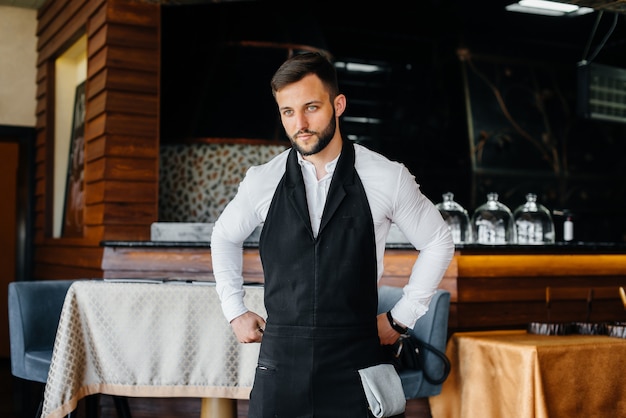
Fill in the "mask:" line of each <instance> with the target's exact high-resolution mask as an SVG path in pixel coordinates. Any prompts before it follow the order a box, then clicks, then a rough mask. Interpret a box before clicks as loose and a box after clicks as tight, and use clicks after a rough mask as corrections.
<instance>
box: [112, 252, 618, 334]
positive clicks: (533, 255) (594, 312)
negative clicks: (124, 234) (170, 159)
mask: <svg viewBox="0 0 626 418" xmlns="http://www.w3.org/2000/svg"><path fill="white" fill-rule="evenodd" d="M101 244H102V246H103V247H104V255H103V261H102V269H103V275H104V277H105V278H120V277H186V278H189V277H191V278H194V279H195V280H214V279H213V272H212V262H211V250H210V243H208V242H164V241H158V242H157V241H103V242H102V243H101ZM418 256H419V252H418V251H416V250H414V249H412V248H411V247H410V246H408V245H398V244H394V245H392V246H389V245H388V246H387V249H386V251H385V272H384V274H383V277H382V279H381V285H382V284H386V285H391V286H403V285H404V284H405V283H406V281H407V278H408V276H409V274H410V272H411V269H412V267H413V263H414V261H415V259H416V257H418ZM243 262H244V271H243V273H244V278H245V280H246V281H247V282H257V283H262V282H263V271H262V266H261V261H260V258H259V253H258V247H257V246H256V245H247V246H245V247H244V251H243ZM620 286H625V287H626V246H625V245H624V244H611V243H567V244H554V245H541V246H520V245H508V246H482V245H465V246H458V247H457V248H456V251H455V256H454V258H453V260H452V262H451V264H450V266H449V267H448V270H447V271H446V273H445V275H444V278H443V280H442V281H441V284H440V287H441V288H443V289H446V290H448V291H450V293H451V306H450V318H449V329H450V331H451V332H454V331H461V330H480V329H502V328H506V329H511V328H523V327H525V326H526V324H528V323H529V322H541V321H546V320H551V321H559V322H568V321H586V320H590V321H596V322H598V321H626V309H625V307H624V305H623V304H622V301H621V299H620V297H619V287H620ZM547 287H550V289H552V295H553V299H554V300H552V301H551V306H550V310H549V313H548V309H547V305H546V288H547ZM590 293H591V294H592V302H591V304H589V303H588V300H587V299H588V297H589V294H590ZM589 307H591V308H589Z"/></svg>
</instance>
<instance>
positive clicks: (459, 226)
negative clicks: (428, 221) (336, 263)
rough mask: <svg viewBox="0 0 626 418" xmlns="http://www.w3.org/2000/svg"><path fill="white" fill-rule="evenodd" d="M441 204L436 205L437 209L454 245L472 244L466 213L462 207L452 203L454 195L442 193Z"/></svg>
mask: <svg viewBox="0 0 626 418" xmlns="http://www.w3.org/2000/svg"><path fill="white" fill-rule="evenodd" d="M442 196H443V202H441V203H437V205H436V206H437V209H439V212H440V213H441V216H443V219H444V220H445V221H446V223H447V224H448V228H450V233H451V234H452V240H453V241H454V243H455V244H464V243H470V242H472V233H471V231H472V229H471V227H470V220H469V215H468V214H467V211H466V210H465V208H463V206H461V205H460V204H458V203H457V202H455V201H454V194H453V193H451V192H447V193H444V194H443V195H442Z"/></svg>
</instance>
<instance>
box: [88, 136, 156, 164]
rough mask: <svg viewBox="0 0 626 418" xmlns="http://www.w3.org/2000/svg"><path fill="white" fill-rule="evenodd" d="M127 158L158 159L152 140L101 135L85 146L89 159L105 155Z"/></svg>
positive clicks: (148, 138)
mask: <svg viewBox="0 0 626 418" xmlns="http://www.w3.org/2000/svg"><path fill="white" fill-rule="evenodd" d="M105 147H106V151H107V155H110V156H128V155H134V156H136V157H138V158H158V149H157V148H155V146H154V138H150V137H130V136H122V135H103V136H100V137H98V138H95V139H94V140H92V141H90V142H89V143H88V144H87V151H88V152H87V154H88V155H89V158H92V159H97V158H101V157H102V156H104V155H105Z"/></svg>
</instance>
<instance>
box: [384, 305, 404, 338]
mask: <svg viewBox="0 0 626 418" xmlns="http://www.w3.org/2000/svg"><path fill="white" fill-rule="evenodd" d="M387 319H388V320H389V324H391V328H393V329H394V330H396V332H398V333H400V334H408V332H409V328H408V327H403V326H402V325H400V324H398V323H397V322H396V321H394V320H393V317H392V316H391V311H388V312H387Z"/></svg>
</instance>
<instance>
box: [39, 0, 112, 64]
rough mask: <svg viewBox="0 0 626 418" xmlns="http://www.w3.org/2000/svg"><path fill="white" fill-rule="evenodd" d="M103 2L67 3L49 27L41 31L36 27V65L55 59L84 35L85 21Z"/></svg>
mask: <svg viewBox="0 0 626 418" xmlns="http://www.w3.org/2000/svg"><path fill="white" fill-rule="evenodd" d="M104 1H105V0H93V1H91V0H90V1H77V0H72V1H69V2H68V3H67V5H68V7H66V8H64V9H62V10H61V11H60V12H59V14H58V15H57V16H56V18H55V19H54V20H53V21H52V22H51V24H50V25H48V26H47V27H45V28H43V29H40V26H39V25H38V29H37V36H38V42H37V51H38V58H37V63H38V64H43V63H44V62H45V61H48V60H53V59H55V58H56V57H57V56H59V55H60V53H62V52H63V51H64V50H65V49H66V48H67V47H68V46H70V45H71V44H72V43H73V42H74V41H76V39H78V38H79V37H80V36H81V35H82V34H83V33H85V31H86V26H87V21H88V20H89V18H90V16H91V15H92V14H93V13H94V12H95V10H96V9H97V8H98V7H99V6H100V4H101V3H102V2H104Z"/></svg>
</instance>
